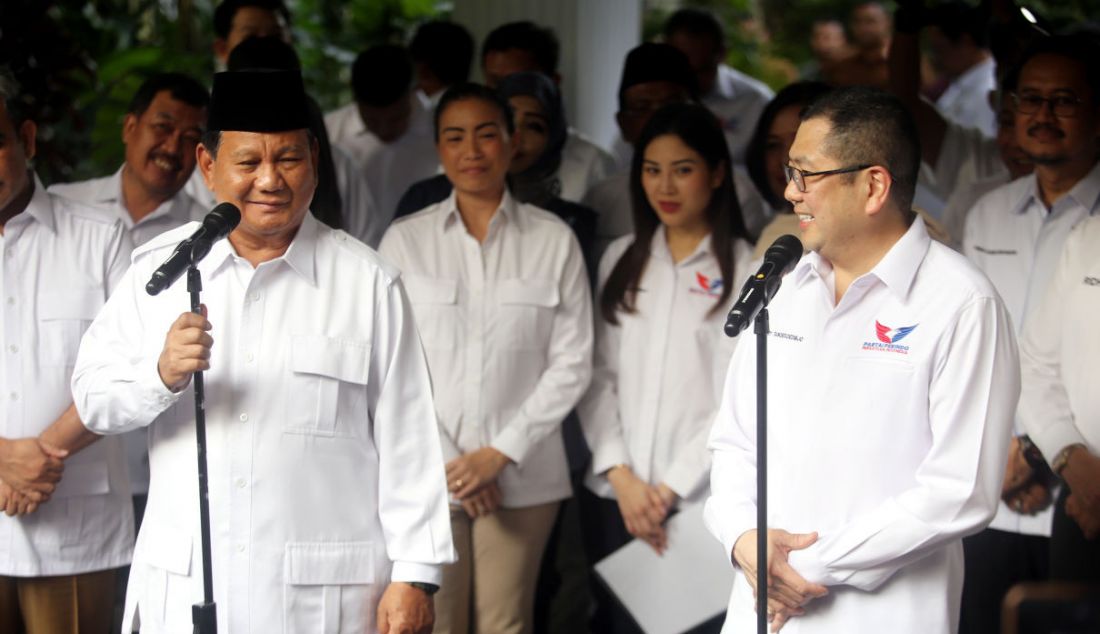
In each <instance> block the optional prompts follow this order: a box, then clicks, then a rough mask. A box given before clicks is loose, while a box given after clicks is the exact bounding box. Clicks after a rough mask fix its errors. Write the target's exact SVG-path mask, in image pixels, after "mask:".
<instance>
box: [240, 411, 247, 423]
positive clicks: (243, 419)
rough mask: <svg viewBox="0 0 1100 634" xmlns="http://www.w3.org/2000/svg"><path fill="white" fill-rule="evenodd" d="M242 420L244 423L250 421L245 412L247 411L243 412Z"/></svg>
mask: <svg viewBox="0 0 1100 634" xmlns="http://www.w3.org/2000/svg"><path fill="white" fill-rule="evenodd" d="M241 422H242V423H246V422H248V414H245V413H242V414H241Z"/></svg>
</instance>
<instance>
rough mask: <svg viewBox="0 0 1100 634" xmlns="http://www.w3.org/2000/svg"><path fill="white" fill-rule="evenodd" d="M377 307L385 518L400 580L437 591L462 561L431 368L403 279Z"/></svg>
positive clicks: (375, 386) (376, 415)
mask: <svg viewBox="0 0 1100 634" xmlns="http://www.w3.org/2000/svg"><path fill="white" fill-rule="evenodd" d="M381 296H382V297H383V300H382V301H381V302H380V303H379V305H378V306H377V307H376V308H375V324H376V325H375V332H374V333H373V345H372V347H371V362H370V368H371V377H370V383H369V386H368V407H369V408H370V412H371V421H372V431H373V436H374V444H375V446H376V447H377V448H378V483H377V486H378V516H379V520H380V521H381V523H382V531H383V533H384V535H385V539H386V553H387V555H388V557H389V558H390V560H392V561H393V571H392V576H391V579H392V580H393V581H423V582H428V583H434V584H436V585H438V584H439V583H440V580H441V579H442V576H443V572H442V567H441V566H442V564H446V563H452V562H454V561H455V560H456V555H455V551H454V548H453V546H452V541H451V520H450V512H449V507H448V501H447V483H446V477H445V475H444V468H443V454H442V451H441V449H440V441H439V433H438V432H437V429H438V425H437V424H436V417H435V405H434V404H433V401H432V391H431V381H430V380H429V378H428V363H427V360H426V359H425V358H424V351H423V349H422V348H421V346H420V339H419V337H418V336H417V334H416V328H415V323H414V321H413V314H412V309H411V307H410V306H409V301H408V298H407V297H406V296H405V291H404V288H403V287H402V285H401V282H400V280H399V279H397V280H394V281H393V282H392V283H391V284H389V285H388V287H387V288H386V289H384V292H383V294H381Z"/></svg>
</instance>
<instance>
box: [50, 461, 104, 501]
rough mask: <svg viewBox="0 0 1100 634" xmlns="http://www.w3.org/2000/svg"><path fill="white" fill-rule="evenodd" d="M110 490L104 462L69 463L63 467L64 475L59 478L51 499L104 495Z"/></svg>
mask: <svg viewBox="0 0 1100 634" xmlns="http://www.w3.org/2000/svg"><path fill="white" fill-rule="evenodd" d="M110 490H111V477H110V475H109V473H108V469H107V463H106V462H100V461H97V462H88V463H84V464H79V463H78V464H73V463H69V464H66V465H65V473H63V474H62V476H61V482H58V483H57V489H56V490H54V492H53V497H54V498H55V499H61V498H72V497H78V496H85V495H104V494H105V493H109V492H110Z"/></svg>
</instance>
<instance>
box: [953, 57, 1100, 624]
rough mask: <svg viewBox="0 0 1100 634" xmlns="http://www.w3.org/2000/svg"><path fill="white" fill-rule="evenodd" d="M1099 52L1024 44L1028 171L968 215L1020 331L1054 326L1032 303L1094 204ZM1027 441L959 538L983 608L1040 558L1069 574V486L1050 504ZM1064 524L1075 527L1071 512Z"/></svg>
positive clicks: (1022, 116) (983, 264)
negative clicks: (1059, 529) (995, 505)
mask: <svg viewBox="0 0 1100 634" xmlns="http://www.w3.org/2000/svg"><path fill="white" fill-rule="evenodd" d="M1098 59H1100V45H1098V44H1097V42H1096V40H1095V38H1088V37H1085V36H1080V35H1078V36H1066V37H1055V38H1050V39H1048V40H1046V41H1042V42H1040V43H1038V44H1037V45H1036V46H1035V47H1034V48H1032V49H1031V50H1029V51H1028V53H1027V54H1026V55H1025V57H1024V61H1023V65H1022V66H1021V71H1020V79H1019V83H1018V86H1017V89H1016V91H1015V93H1014V94H1013V100H1014V102H1015V107H1016V115H1015V117H1016V138H1017V141H1018V143H1019V145H1020V148H1021V149H1022V150H1023V151H1024V152H1025V153H1026V154H1027V155H1028V157H1029V158H1031V160H1032V161H1033V162H1034V163H1035V173H1034V175H1032V176H1026V177H1024V178H1020V179H1018V180H1015V181H1013V182H1011V183H1009V184H1007V185H1004V186H1002V187H1000V188H998V189H995V190H993V191H992V192H990V193H989V194H987V195H986V196H984V197H983V198H981V199H980V200H979V201H978V202H977V203H976V205H975V207H974V209H973V210H972V211H971V213H970V215H969V217H968V221H967V226H966V231H965V234H964V240H963V248H964V252H965V253H966V255H967V256H968V257H969V258H970V259H971V260H973V261H974V262H975V263H976V264H977V265H978V267H979V268H981V269H982V270H983V271H985V272H986V274H987V275H988V276H989V278H990V280H992V281H993V284H994V285H995V286H996V287H997V291H998V292H999V293H1000V294H1001V297H1003V298H1004V301H1005V304H1006V305H1007V306H1008V309H1009V311H1010V312H1011V313H1012V317H1013V323H1015V324H1016V326H1017V332H1019V333H1021V334H1022V333H1023V332H1024V331H1025V330H1027V329H1031V328H1040V329H1043V328H1053V327H1054V326H1055V325H1056V323H1051V321H1052V320H1051V319H1050V318H1049V316H1048V317H1046V318H1044V317H1042V316H1041V314H1040V313H1039V312H1038V311H1037V308H1038V307H1039V305H1040V304H1041V303H1042V300H1043V298H1044V296H1046V295H1047V291H1048V289H1049V288H1050V287H1051V286H1052V283H1053V282H1052V280H1053V277H1054V273H1055V270H1056V268H1057V265H1058V262H1059V260H1060V258H1061V256H1062V254H1063V251H1064V248H1063V247H1064V245H1065V242H1066V239H1067V237H1068V236H1069V235H1070V230H1071V229H1072V228H1073V227H1074V226H1076V225H1077V224H1079V223H1081V222H1082V221H1083V220H1085V219H1086V218H1088V217H1089V216H1091V215H1094V214H1096V213H1097V211H1098V210H1100V165H1098V164H1097V156H1098V151H1100V145H1098V143H1097V135H1098V134H1100V69H1098V68H1097V66H1096V62H1097V60H1098ZM1055 301H1057V298H1055ZM1035 320H1039V321H1037V322H1036V323H1032V322H1033V321H1035ZM1025 374H1026V372H1025ZM1024 411H1025V410H1024V408H1023V405H1022V404H1021V409H1020V412H1021V414H1020V416H1019V418H1018V420H1017V423H1016V430H1015V431H1016V434H1018V435H1022V434H1023V433H1024V432H1025V431H1027V430H1026V429H1025V428H1024V427H1023V425H1024V424H1025V423H1026V422H1027V421H1026V419H1025V418H1024V416H1023V413H1024ZM1053 419H1054V414H1051V418H1049V419H1047V420H1043V421H1037V422H1041V425H1040V426H1041V427H1044V428H1045V427H1046V426H1047V424H1048V423H1049V422H1051V421H1052V420H1053ZM1032 439H1033V440H1035V441H1036V442H1035V444H1036V445H1037V446H1038V448H1039V449H1040V450H1041V451H1042V453H1043V456H1044V457H1045V458H1046V459H1047V460H1048V461H1051V462H1052V463H1057V462H1058V457H1059V456H1060V455H1061V454H1062V451H1063V450H1064V449H1065V447H1063V446H1058V445H1059V442H1058V440H1057V439H1056V438H1055V437H1053V436H1049V435H1045V434H1044V433H1042V432H1040V433H1039V434H1037V435H1034V436H1033V437H1032ZM1026 444H1027V441H1026V440H1024V441H1023V442H1021V441H1019V440H1014V441H1013V444H1012V446H1011V447H1010V450H1009V455H1008V472H1007V473H1006V475H1005V481H1004V490H1003V500H1004V503H1002V504H1001V507H1000V510H999V511H998V513H997V517H996V518H995V519H994V521H993V523H992V524H990V528H989V529H988V530H986V531H984V532H983V533H981V534H979V535H976V536H974V537H973V538H971V539H969V540H968V541H967V543H966V548H967V562H968V572H969V570H970V566H969V564H970V563H971V562H972V561H973V562H974V566H973V567H974V568H977V567H978V566H979V564H978V562H981V563H980V566H981V568H982V569H983V570H985V571H986V572H985V573H983V575H982V579H983V580H984V581H986V582H987V586H986V587H985V588H984V589H983V590H984V593H985V594H987V595H991V596H989V601H988V603H989V605H988V607H987V609H988V610H990V611H995V610H997V609H998V607H999V603H1000V599H1001V598H1002V597H1003V596H1004V593H1005V592H1006V591H1007V590H1008V588H1009V587H1011V586H1012V585H1013V584H1014V583H1017V582H1019V581H1028V580H1036V579H1045V578H1047V575H1048V563H1049V574H1050V576H1051V577H1056V578H1068V577H1070V576H1072V575H1068V574H1067V573H1068V570H1069V569H1072V568H1074V567H1075V565H1076V564H1075V560H1078V559H1079V556H1078V553H1079V552H1080V551H1079V549H1074V548H1069V549H1065V548H1060V547H1059V544H1058V543H1057V542H1058V539H1054V540H1051V539H1048V538H1049V537H1051V530H1052V521H1053V523H1054V524H1055V525H1057V524H1058V523H1059V519H1058V518H1062V519H1063V520H1065V500H1066V497H1067V495H1068V491H1067V487H1063V488H1062V495H1061V497H1060V499H1059V501H1058V502H1057V504H1056V505H1055V506H1056V508H1050V507H1051V498H1052V491H1051V489H1050V487H1049V485H1047V484H1044V483H1043V481H1042V480H1041V479H1040V478H1038V477H1036V473H1037V472H1036V471H1035V470H1033V469H1032V468H1031V467H1030V466H1029V465H1028V463H1027V462H1026V461H1025V460H1024V458H1023V455H1022V454H1023V450H1022V447H1024V446H1026ZM1072 488H1073V487H1072V486H1070V487H1068V489H1072ZM1053 493H1055V494H1056V493H1057V491H1055V492H1053ZM1068 523H1069V526H1068V527H1067V528H1070V529H1072V528H1074V527H1073V520H1068ZM1071 542H1072V540H1071ZM1058 553H1061V555H1062V556H1061V557H1059V554H1058ZM1058 559H1061V561H1056V560H1058ZM970 593H971V584H970V579H968V580H967V594H968V595H969V594H970ZM964 609H965V605H964ZM964 613H965V612H964ZM994 614H995V612H994ZM973 631H985V630H984V629H981V628H975V629H974V630H973Z"/></svg>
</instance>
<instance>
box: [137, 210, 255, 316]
mask: <svg viewBox="0 0 1100 634" xmlns="http://www.w3.org/2000/svg"><path fill="white" fill-rule="evenodd" d="M240 221H241V210H239V209H237V206H236V205H234V204H233V203H222V204H220V205H218V206H217V207H214V210H213V211H211V212H210V213H208V214H206V217H205V218H203V219H202V226H201V227H199V228H198V229H196V230H195V233H193V234H191V237H190V238H187V239H186V240H184V241H183V242H180V243H179V244H178V245H176V249H175V250H174V251H172V255H170V256H168V259H167V260H165V261H164V264H161V265H160V266H159V267H157V270H156V271H153V276H152V277H150V278H149V283H148V284H146V285H145V292H147V293H149V294H150V295H156V294H157V293H160V292H161V291H163V290H164V289H166V288H168V287H169V286H171V285H172V284H174V283H175V281H176V280H178V279H179V277H180V276H181V275H183V272H184V271H186V270H187V267H189V266H191V265H192V264H198V263H199V260H202V259H203V258H204V257H206V254H207V253H209V252H210V247H212V246H214V243H215V242H217V241H218V240H221V239H222V238H224V237H225V236H227V235H229V232H230V231H232V230H233V228H234V227H236V226H237V223H239V222H240Z"/></svg>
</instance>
